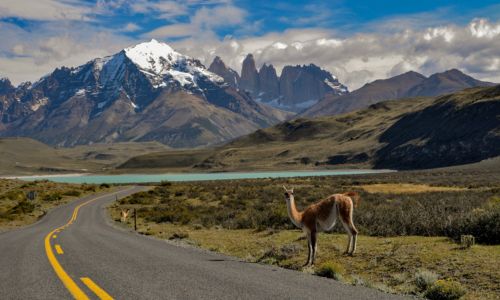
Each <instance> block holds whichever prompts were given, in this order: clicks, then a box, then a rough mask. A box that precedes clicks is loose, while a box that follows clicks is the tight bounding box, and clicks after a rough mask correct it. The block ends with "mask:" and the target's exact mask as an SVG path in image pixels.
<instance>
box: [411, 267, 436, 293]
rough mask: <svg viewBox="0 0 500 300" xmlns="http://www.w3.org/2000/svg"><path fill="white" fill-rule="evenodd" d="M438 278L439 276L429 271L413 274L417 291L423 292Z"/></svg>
mask: <svg viewBox="0 0 500 300" xmlns="http://www.w3.org/2000/svg"><path fill="white" fill-rule="evenodd" d="M438 278H439V275H438V274H436V273H434V272H432V271H429V270H420V271H418V272H417V273H416V274H415V285H416V286H417V288H418V289H419V291H421V292H423V291H425V290H427V289H428V288H430V287H431V286H432V285H433V284H434V283H435V282H436V281H437V280H438Z"/></svg>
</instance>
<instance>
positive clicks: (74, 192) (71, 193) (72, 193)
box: [63, 190, 82, 197]
mask: <svg viewBox="0 0 500 300" xmlns="http://www.w3.org/2000/svg"><path fill="white" fill-rule="evenodd" d="M81 194H82V193H81V192H80V191H77V190H71V191H67V192H65V193H64V194H63V195H64V196H70V197H80V195H81Z"/></svg>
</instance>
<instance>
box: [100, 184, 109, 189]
mask: <svg viewBox="0 0 500 300" xmlns="http://www.w3.org/2000/svg"><path fill="white" fill-rule="evenodd" d="M99 188H101V189H109V184H107V183H101V185H100V186H99Z"/></svg>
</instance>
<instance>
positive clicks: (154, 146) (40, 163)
mask: <svg viewBox="0 0 500 300" xmlns="http://www.w3.org/2000/svg"><path fill="white" fill-rule="evenodd" d="M168 149H169V148H168V147H167V146H165V145H163V144H160V143H157V142H148V143H116V144H93V145H88V146H86V145H85V146H77V147H72V148H53V147H51V146H48V145H46V144H44V143H41V142H39V141H36V140H33V139H30V138H0V176H9V175H31V174H49V173H54V174H56V173H85V172H102V171H106V170H109V169H112V168H114V167H115V166H116V165H118V164H122V163H123V162H125V161H127V160H128V159H130V158H131V157H133V156H137V155H140V154H146V153H154V152H161V151H166V150H168Z"/></svg>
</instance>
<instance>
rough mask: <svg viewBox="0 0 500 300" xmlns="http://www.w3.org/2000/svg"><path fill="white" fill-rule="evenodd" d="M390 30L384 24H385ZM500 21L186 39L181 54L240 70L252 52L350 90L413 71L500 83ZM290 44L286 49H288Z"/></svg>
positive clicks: (178, 45)
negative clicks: (320, 71)
mask: <svg viewBox="0 0 500 300" xmlns="http://www.w3.org/2000/svg"><path fill="white" fill-rule="evenodd" d="M384 28H385V26H384ZM499 36H500V22H492V21H488V20H486V19H474V20H472V21H471V22H470V23H469V24H466V25H463V26H458V25H453V24H450V25H447V26H442V25H440V26H434V27H429V28H421V29H419V28H417V29H412V28H411V27H410V28H407V29H402V30H401V29H400V30H399V31H398V30H395V27H394V28H393V30H391V31H390V32H386V31H380V32H379V31H374V32H368V33H358V34H354V35H352V36H348V37H345V36H340V35H339V34H338V32H335V31H332V30H327V29H317V28H309V29H293V30H287V31H284V32H281V33H268V34H266V35H263V36H259V37H248V38H242V39H232V38H226V39H224V40H222V41H220V40H212V41H209V42H207V41H205V42H204V43H203V44H200V43H198V41H197V40H196V39H194V38H193V39H186V40H183V41H180V42H177V43H175V45H174V46H175V47H176V48H178V49H180V50H181V51H185V52H186V53H188V54H190V55H192V56H195V57H198V58H200V59H202V61H203V62H204V63H205V64H209V63H210V62H211V60H212V59H213V57H214V56H215V55H218V56H221V57H222V59H223V60H224V61H225V62H226V64H228V65H229V66H231V67H232V68H233V69H235V70H237V71H240V69H241V62H242V61H243V59H244V57H245V56H246V54H247V53H253V54H254V57H255V59H256V62H257V65H258V66H260V65H262V64H264V63H272V64H273V65H274V66H275V67H277V69H278V71H280V70H281V68H283V66H285V65H295V64H309V63H315V64H317V65H319V66H321V67H323V68H325V69H327V70H329V71H331V72H332V73H334V75H336V76H337V77H338V78H339V80H341V81H342V82H344V83H346V84H347V85H348V86H349V88H350V89H351V90H352V89H356V88H359V87H360V86H362V85H363V84H365V83H367V82H369V81H372V80H376V79H380V78H387V77H391V76H395V75H398V74H401V73H404V72H407V71H410V70H414V71H417V72H421V73H423V74H424V75H430V74H432V73H435V72H442V71H444V70H447V69H451V68H458V69H461V70H462V71H464V72H466V73H468V74H470V75H472V76H474V77H476V78H479V79H482V80H489V81H493V82H500V60H499V57H500V38H498V37H499ZM285 46H286V47H285Z"/></svg>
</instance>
